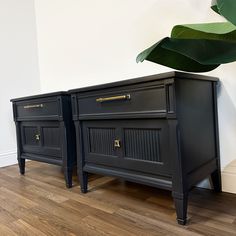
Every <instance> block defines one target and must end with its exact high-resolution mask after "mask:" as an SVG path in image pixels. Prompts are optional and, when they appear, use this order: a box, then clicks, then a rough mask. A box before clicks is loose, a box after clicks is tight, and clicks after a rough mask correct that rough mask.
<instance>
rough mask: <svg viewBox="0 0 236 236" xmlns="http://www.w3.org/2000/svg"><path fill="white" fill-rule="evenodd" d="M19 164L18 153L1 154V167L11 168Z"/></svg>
mask: <svg viewBox="0 0 236 236" xmlns="http://www.w3.org/2000/svg"><path fill="white" fill-rule="evenodd" d="M16 163H17V152H16V151H9V152H5V153H0V167H4V166H10V165H14V164H16Z"/></svg>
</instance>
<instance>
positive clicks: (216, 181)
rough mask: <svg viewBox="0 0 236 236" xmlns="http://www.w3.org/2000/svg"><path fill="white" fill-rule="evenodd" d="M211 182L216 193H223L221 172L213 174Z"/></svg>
mask: <svg viewBox="0 0 236 236" xmlns="http://www.w3.org/2000/svg"><path fill="white" fill-rule="evenodd" d="M211 182H212V187H213V189H214V191H215V192H221V191H222V186H221V175H220V171H218V170H216V171H214V172H213V173H212V174H211Z"/></svg>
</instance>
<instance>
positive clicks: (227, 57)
mask: <svg viewBox="0 0 236 236" xmlns="http://www.w3.org/2000/svg"><path fill="white" fill-rule="evenodd" d="M162 48H166V49H168V50H172V51H175V52H177V53H180V54H182V55H184V56H186V57H188V58H191V59H193V60H195V61H197V62H198V63H201V64H204V65H215V64H223V63H229V62H233V61H235V60H236V43H235V42H229V41H222V40H209V39H173V38H166V39H165V40H164V43H162Z"/></svg>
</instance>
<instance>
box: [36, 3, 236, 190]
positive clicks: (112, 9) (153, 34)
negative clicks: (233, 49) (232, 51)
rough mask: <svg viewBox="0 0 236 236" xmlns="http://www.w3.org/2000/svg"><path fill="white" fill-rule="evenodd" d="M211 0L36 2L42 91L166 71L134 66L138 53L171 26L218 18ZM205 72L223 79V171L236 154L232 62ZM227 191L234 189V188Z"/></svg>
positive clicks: (149, 65) (148, 65)
mask: <svg viewBox="0 0 236 236" xmlns="http://www.w3.org/2000/svg"><path fill="white" fill-rule="evenodd" d="M210 3H211V0H175V1H166V0H145V1H143V0H50V1H48V0H35V7H36V22H37V32H38V43H39V67H40V73H41V86H42V91H44V92H48V91H56V90H66V89H70V88H77V87H82V86H87V85H92V84H100V83H105V82H111V81H116V80H123V79H127V78H131V77H137V76H142V75H149V74H154V73H160V72H164V71H169V70H170V69H168V68H166V67H162V66H158V65H157V64H153V63H149V62H144V63H142V64H136V62H135V58H136V55H137V54H138V53H139V52H140V51H142V50H143V49H145V48H146V47H149V46H150V45H152V44H153V43H155V42H156V41H157V40H159V39H160V38H162V37H164V36H166V35H169V33H170V30H171V28H172V26H173V25H175V24H180V23H194V22H205V21H221V20H222V18H221V17H220V16H218V15H217V14H215V13H214V12H213V11H212V10H211V9H210ZM208 74H210V75H214V76H218V77H220V79H221V81H222V86H221V88H220V90H219V123H220V124H219V125H220V146H221V160H222V169H223V170H226V169H227V168H228V167H227V168H226V166H227V165H228V164H229V163H231V162H232V161H233V160H234V159H235V158H236V145H235V144H236V109H235V105H236V93H235V91H236V78H235V76H236V64H235V63H232V64H230V65H223V66H221V67H220V68H219V69H216V70H215V71H213V72H210V73H208ZM223 173H224V172H223ZM232 173H233V174H234V173H235V176H236V167H235V169H233V170H232V168H231V174H232ZM223 178H224V176H223ZM224 181H225V180H224ZM226 182H227V179H226ZM235 183H236V181H235ZM226 191H235V192H236V187H235V189H234V190H232V188H231V189H229V190H227V189H226Z"/></svg>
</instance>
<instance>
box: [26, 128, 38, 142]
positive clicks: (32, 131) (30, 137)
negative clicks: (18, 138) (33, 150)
mask: <svg viewBox="0 0 236 236" xmlns="http://www.w3.org/2000/svg"><path fill="white" fill-rule="evenodd" d="M38 133H39V132H38V128H37V127H36V126H23V137H24V144H25V145H38V144H39V143H38V142H37V140H36V139H35V135H36V134H38Z"/></svg>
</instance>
